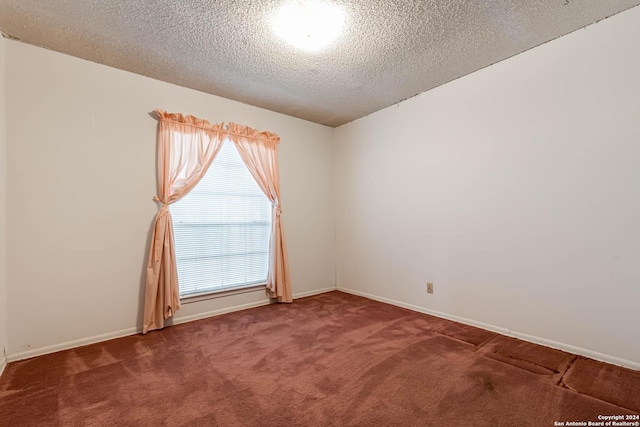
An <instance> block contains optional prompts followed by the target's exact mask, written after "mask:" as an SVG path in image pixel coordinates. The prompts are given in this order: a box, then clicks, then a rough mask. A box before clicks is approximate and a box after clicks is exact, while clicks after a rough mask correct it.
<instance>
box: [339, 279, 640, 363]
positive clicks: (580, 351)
mask: <svg viewBox="0 0 640 427" xmlns="http://www.w3.org/2000/svg"><path fill="white" fill-rule="evenodd" d="M338 290H339V291H342V292H346V293H349V294H353V295H358V296H361V297H364V298H368V299H372V300H375V301H380V302H384V303H387V304H391V305H395V306H398V307H402V308H406V309H409V310H412V311H417V312H419V313H425V314H430V315H432V316H436V317H441V318H443V319H448V320H453V321H455V322H459V323H464V324H466V325H471V326H477V327H478V328H482V329H486V330H488V331H492V332H497V333H499V334H502V335H507V336H510V337H514V338H519V339H521V340H523V341H529V342H532V343H534V344H540V345H543V346H546V347H551V348H555V349H557V350H562V351H566V352H568V353H573V354H577V355H580V356H585V357H589V358H591V359H595V360H600V361H602V362H607V363H611V364H612V365H618V366H622V367H625V368H630V369H635V370H637V371H640V363H638V362H634V361H632V360H627V359H622V358H619V357H616V356H611V355H609V354H604V353H599V352H597V351H593V350H589V349H586V348H582V347H577V346H574V345H571V344H566V343H562V342H558V341H553V340H549V339H546V338H540V337H537V336H534V335H528V334H524V333H522V332H516V331H512V330H509V329H507V328H502V327H500V326H495V325H491V324H489V323H484V322H478V321H476V320H472V319H467V318H464V317H460V316H455V315H453V314H448V313H443V312H440V311H436V310H431V309H428V308H424V307H419V306H417V305H413V304H407V303H404V302H401V301H396V300H392V299H389V298H384V297H379V296H376V295H372V294H369V293H366V292H361V291H356V290H353V289H348V288H343V287H340V286H338Z"/></svg>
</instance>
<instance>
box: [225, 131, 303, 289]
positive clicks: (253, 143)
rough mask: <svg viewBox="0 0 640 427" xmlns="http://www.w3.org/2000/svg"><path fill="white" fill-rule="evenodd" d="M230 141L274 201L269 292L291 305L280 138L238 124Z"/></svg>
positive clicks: (272, 201)
mask: <svg viewBox="0 0 640 427" xmlns="http://www.w3.org/2000/svg"><path fill="white" fill-rule="evenodd" d="M227 127H228V130H229V138H230V139H231V140H232V141H233V142H234V143H235V145H236V148H237V149H238V153H239V154H240V157H241V158H242V160H243V161H244V164H245V165H246V166H247V169H249V172H251V175H252V176H253V177H254V178H255V180H256V182H257V183H258V185H259V186H260V188H261V189H262V191H263V192H264V194H265V195H266V196H267V198H268V199H269V200H270V201H271V206H272V215H271V239H270V242H269V275H268V277H267V289H269V293H270V296H271V298H276V299H277V300H278V301H279V302H292V301H293V299H292V294H291V280H290V278H289V258H288V254H287V243H286V240H285V237H284V229H283V227H282V208H281V205H280V169H279V166H278V143H279V142H280V137H279V136H278V135H276V134H274V133H271V132H258V131H256V130H255V129H251V128H249V127H246V126H241V125H237V124H235V123H229V124H228V126H227Z"/></svg>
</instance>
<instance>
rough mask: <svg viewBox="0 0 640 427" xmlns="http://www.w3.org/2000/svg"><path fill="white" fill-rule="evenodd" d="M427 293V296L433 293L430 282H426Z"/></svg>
mask: <svg viewBox="0 0 640 427" xmlns="http://www.w3.org/2000/svg"><path fill="white" fill-rule="evenodd" d="M427 293H428V294H432V293H433V283H431V282H427Z"/></svg>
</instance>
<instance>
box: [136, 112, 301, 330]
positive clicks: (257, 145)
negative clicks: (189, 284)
mask: <svg viewBox="0 0 640 427" xmlns="http://www.w3.org/2000/svg"><path fill="white" fill-rule="evenodd" d="M156 113H157V114H158V118H159V120H160V122H159V125H158V138H157V162H158V167H157V183H158V195H157V196H156V197H154V200H156V201H158V202H160V203H161V207H160V210H159V211H158V214H157V215H156V221H155V226H154V229H153V236H152V239H151V248H150V251H149V260H148V262H147V277H146V292H145V304H144V321H143V333H145V334H146V333H147V332H148V331H151V330H154V329H161V328H163V327H164V322H165V320H166V319H168V318H169V317H171V316H173V315H174V314H175V312H176V311H177V310H178V309H180V291H179V287H178V272H177V266H176V258H175V248H174V241H173V223H172V220H171V211H170V210H169V205H170V204H172V203H174V202H177V201H178V200H180V199H181V198H182V197H184V196H185V195H186V194H187V193H188V192H189V191H191V189H192V188H193V187H195V186H196V185H197V184H198V182H200V180H201V179H202V177H203V176H204V175H205V173H206V172H207V170H208V169H209V166H211V163H212V162H213V160H214V159H215V157H216V155H217V154H218V152H219V151H220V148H222V144H223V143H224V141H225V139H226V138H227V137H228V138H229V139H230V140H231V141H232V142H233V143H234V144H235V146H236V148H237V149H238V153H239V154H240V157H241V158H242V160H243V161H244V163H245V165H246V166H247V169H248V170H249V172H250V173H251V175H252V176H253V177H254V179H255V180H256V182H257V183H258V185H259V186H260V188H261V189H262V191H263V192H264V194H265V195H266V196H267V198H268V199H269V200H270V201H271V205H272V221H271V237H270V244H269V273H268V277H267V289H268V290H269V294H270V296H271V298H274V299H277V300H278V301H279V302H287V303H290V302H292V301H293V299H292V293H291V283H290V278H289V262H288V255H287V245H286V241H285V237H284V230H283V227H282V218H281V216H282V208H281V202H280V175H279V167H278V152H277V146H278V143H279V141H280V137H279V136H278V135H276V134H274V133H271V132H258V131H257V130H255V129H252V128H249V127H246V126H241V125H237V124H234V123H229V124H228V126H227V127H228V130H227V129H225V127H224V124H222V123H220V124H215V125H212V124H211V123H209V122H208V121H206V120H202V119H198V118H196V117H193V116H183V115H182V114H175V113H166V112H164V111H162V110H156Z"/></svg>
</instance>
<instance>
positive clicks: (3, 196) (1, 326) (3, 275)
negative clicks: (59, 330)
mask: <svg viewBox="0 0 640 427" xmlns="http://www.w3.org/2000/svg"><path fill="white" fill-rule="evenodd" d="M5 50H6V42H5V39H4V37H2V35H1V34H0V373H2V370H3V369H4V364H5V358H4V349H5V346H6V344H7V321H8V316H7V308H8V305H7V233H6V231H7V228H6V220H7V180H6V176H7V162H6V155H7V137H6V114H5V105H6V104H5V100H6V97H5Z"/></svg>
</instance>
